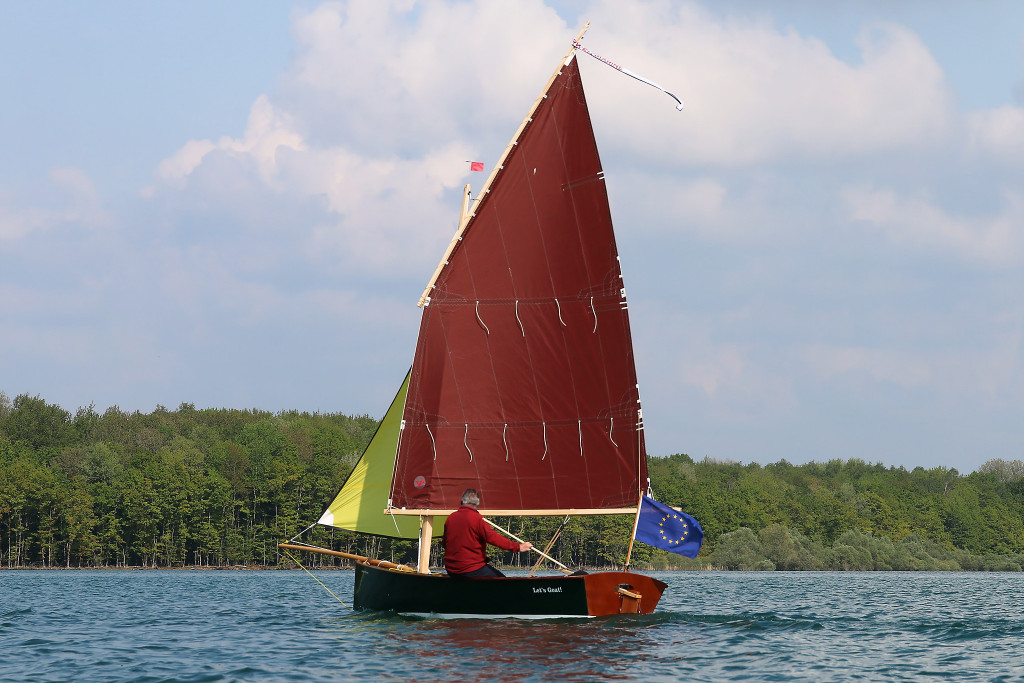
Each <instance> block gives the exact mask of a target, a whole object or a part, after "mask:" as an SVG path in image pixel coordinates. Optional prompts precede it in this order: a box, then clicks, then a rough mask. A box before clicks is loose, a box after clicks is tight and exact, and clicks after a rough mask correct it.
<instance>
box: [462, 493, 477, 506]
mask: <svg viewBox="0 0 1024 683" xmlns="http://www.w3.org/2000/svg"><path fill="white" fill-rule="evenodd" d="M462 504H463V505H472V506H473V507H476V506H477V505H479V504H480V494H478V493H477V492H476V489H466V490H465V491H463V492H462Z"/></svg>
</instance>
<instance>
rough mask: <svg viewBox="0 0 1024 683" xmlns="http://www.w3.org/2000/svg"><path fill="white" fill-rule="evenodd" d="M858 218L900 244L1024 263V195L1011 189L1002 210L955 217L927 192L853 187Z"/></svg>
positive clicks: (849, 192)
mask: <svg viewBox="0 0 1024 683" xmlns="http://www.w3.org/2000/svg"><path fill="white" fill-rule="evenodd" d="M842 196H843V200H844V202H845V203H846V206H847V211H848V212H849V216H850V219H851V220H852V221H863V222H865V223H868V224H870V225H873V226H875V227H876V228H878V229H879V230H881V231H882V232H883V233H884V234H885V236H886V238H887V239H888V240H889V241H890V242H892V243H893V244H894V245H895V246H897V247H898V248H904V249H910V250H914V251H934V252H939V253H943V254H947V255H949V256H954V257H956V258H958V259H967V260H969V261H973V262H980V263H983V264H987V265H996V266H1002V267H1020V266H1021V265H1022V264H1024V230H1022V228H1021V226H1022V225H1024V195H1022V194H1020V193H1018V192H1005V193H1004V196H1003V206H1002V207H1001V211H1000V212H999V213H998V214H997V215H994V216H992V215H990V216H955V215H951V214H950V213H949V212H948V211H945V210H944V209H942V208H941V207H939V206H937V205H936V203H935V202H934V201H932V200H931V199H930V198H929V197H928V196H926V195H917V196H913V197H901V196H899V195H897V193H896V192H894V191H892V190H888V189H873V188H866V187H851V188H847V189H846V190H844V191H843V193H842Z"/></svg>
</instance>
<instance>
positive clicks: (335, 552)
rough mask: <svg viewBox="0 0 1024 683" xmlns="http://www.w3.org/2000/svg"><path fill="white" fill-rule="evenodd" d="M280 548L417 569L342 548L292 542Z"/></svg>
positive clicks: (390, 566) (404, 568)
mask: <svg viewBox="0 0 1024 683" xmlns="http://www.w3.org/2000/svg"><path fill="white" fill-rule="evenodd" d="M277 547H278V548H287V549H289V550H305V551H307V552H311V553H320V554H321V555H334V556H335V557H344V558H347V559H349V560H354V561H356V562H364V563H366V564H368V565H370V566H373V567H383V568H384V569H400V570H401V571H403V572H411V571H415V570H414V569H413V568H412V567H407V566H405V565H404V564H395V563H394V562H388V561H387V560H375V559H372V558H369V557H364V556H362V555H353V554H352V553H343V552H341V551H340V550H328V549H327V548H318V547H316V546H315V545H292V544H291V543H278V544H277Z"/></svg>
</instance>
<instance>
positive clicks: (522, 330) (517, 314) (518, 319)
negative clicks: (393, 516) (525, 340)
mask: <svg viewBox="0 0 1024 683" xmlns="http://www.w3.org/2000/svg"><path fill="white" fill-rule="evenodd" d="M516 322H518V323H519V330H520V331H521V332H522V333H523V337H526V328H525V327H523V321H522V319H520V317H519V299H516Z"/></svg>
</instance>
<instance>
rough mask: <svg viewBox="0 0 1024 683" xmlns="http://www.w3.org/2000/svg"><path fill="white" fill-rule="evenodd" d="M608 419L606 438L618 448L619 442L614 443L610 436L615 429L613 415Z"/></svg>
mask: <svg viewBox="0 0 1024 683" xmlns="http://www.w3.org/2000/svg"><path fill="white" fill-rule="evenodd" d="M608 420H609V424H608V440H609V441H611V442H612V444H613V445H614V446H615V447H616V448H618V447H619V444H617V443H615V439H613V438H612V432H613V431H615V418H614V417H610V418H608Z"/></svg>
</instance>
